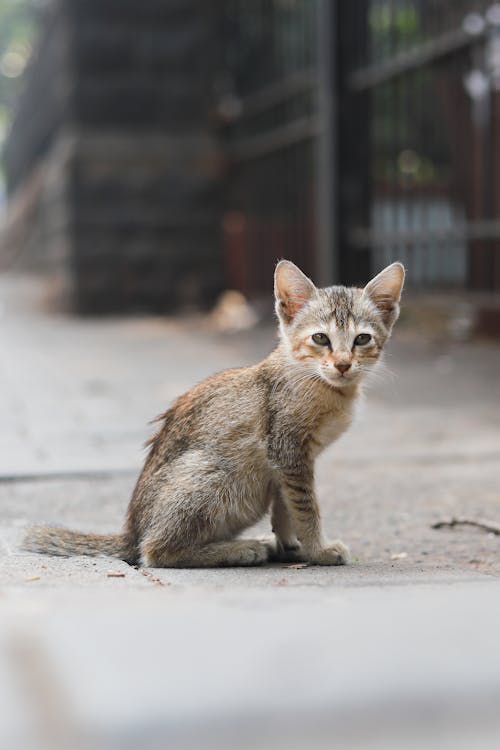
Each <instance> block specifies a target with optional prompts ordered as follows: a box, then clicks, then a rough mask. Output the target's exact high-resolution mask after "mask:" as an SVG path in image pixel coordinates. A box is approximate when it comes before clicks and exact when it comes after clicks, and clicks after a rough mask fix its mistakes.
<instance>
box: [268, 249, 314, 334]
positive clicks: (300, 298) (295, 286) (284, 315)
mask: <svg viewBox="0 0 500 750" xmlns="http://www.w3.org/2000/svg"><path fill="white" fill-rule="evenodd" d="M315 293H316V287H315V286H314V284H313V283H312V281H311V279H308V278H307V276H306V275H305V274H303V273H302V271H301V270H300V268H297V266H296V265H295V263H292V262H291V261H290V260H280V262H279V263H278V265H277V266H276V271H275V272H274V296H275V298H276V312H277V314H278V317H279V318H280V320H282V321H283V322H284V323H291V321H292V320H293V319H294V317H295V316H296V314H297V313H298V312H299V310H301V309H302V308H303V307H304V305H305V304H307V302H309V300H310V299H311V297H312V296H313V295H314V294H315Z"/></svg>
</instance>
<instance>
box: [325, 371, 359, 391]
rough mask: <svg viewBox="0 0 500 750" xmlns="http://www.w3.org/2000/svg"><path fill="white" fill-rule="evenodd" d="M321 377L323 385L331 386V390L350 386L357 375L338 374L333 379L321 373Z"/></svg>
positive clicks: (350, 373)
mask: <svg viewBox="0 0 500 750" xmlns="http://www.w3.org/2000/svg"><path fill="white" fill-rule="evenodd" d="M321 377H322V379H323V380H324V381H325V383H328V385H331V386H332V387H333V388H345V387H346V386H348V385H352V384H353V383H354V382H355V381H356V380H357V379H358V373H357V372H349V373H347V374H345V373H339V374H338V375H335V376H334V377H330V376H329V375H327V374H325V373H322V375H321Z"/></svg>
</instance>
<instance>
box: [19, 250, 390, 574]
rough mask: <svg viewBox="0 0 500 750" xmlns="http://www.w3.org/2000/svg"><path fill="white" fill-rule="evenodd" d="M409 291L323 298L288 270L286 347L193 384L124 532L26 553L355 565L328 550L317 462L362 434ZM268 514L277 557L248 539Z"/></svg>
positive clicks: (59, 536)
mask: <svg viewBox="0 0 500 750" xmlns="http://www.w3.org/2000/svg"><path fill="white" fill-rule="evenodd" d="M403 280H404V269H403V266H402V265H401V264H400V263H393V264H392V265H390V266H388V267H387V268H386V269H384V270H383V271H382V272H381V273H379V274H378V276H376V277H375V278H374V279H372V281H370V282H369V284H368V285H367V286H366V287H365V288H364V289H356V288H345V287H342V286H334V287H328V288H326V289H317V288H316V287H315V286H314V284H313V283H312V281H310V279H308V278H307V277H306V276H305V275H304V274H303V273H302V272H301V271H300V270H299V269H298V268H297V266H295V265H294V264H293V263H291V262H290V261H287V260H282V261H281V262H280V263H278V265H277V268H276V273H275V297H276V312H277V315H278V319H279V326H280V338H281V341H280V343H279V345H278V347H277V348H276V349H275V350H274V351H273V352H272V354H270V355H269V357H267V359H265V360H264V361H263V362H260V363H259V364H257V365H253V366H252V367H244V368H240V369H235V370H226V371H224V372H221V373H218V374H217V375H212V376H211V377H209V378H207V379H206V380H204V381H203V382H201V383H199V384H198V385H195V386H194V388H192V389H191V390H190V391H188V392H187V393H186V394H184V395H183V396H180V398H178V399H177V401H176V402H175V403H174V405H173V406H172V407H171V408H170V409H168V411H166V412H165V414H163V415H162V416H161V417H160V418H159V419H160V420H161V421H162V424H161V427H160V429H159V431H158V433H157V435H156V436H155V437H154V438H152V440H151V441H150V451H149V455H148V457H147V459H146V462H145V465H144V468H143V470H142V473H141V475H140V477H139V480H138V482H137V485H136V487H135V490H134V493H133V496H132V500H131V502H130V505H129V508H128V512H127V517H126V522H125V527H124V530H123V533H121V534H83V533H79V532H76V531H68V530H66V529H62V528H51V527H36V528H33V529H31V530H30V531H28V534H27V537H26V539H25V542H24V547H25V549H27V550H30V551H34V552H45V553H47V554H54V555H79V554H81V555H114V556H116V557H119V558H122V559H123V560H126V561H127V562H129V563H132V564H141V565H146V566H153V567H208V566H219V565H257V564H259V563H263V562H265V561H266V560H268V559H282V560H283V559H298V560H304V561H307V562H310V563H315V564H318V565H343V564H345V563H346V562H348V559H349V554H348V550H347V548H346V547H345V546H344V544H342V542H340V541H334V542H329V541H326V540H325V539H324V537H323V534H322V530H321V521H320V512H319V508H318V502H317V499H316V495H315V492H314V460H315V458H316V456H317V455H318V453H320V451H322V450H323V449H324V448H325V447H326V446H327V445H329V444H330V443H331V442H332V441H334V440H336V439H337V438H338V437H339V436H340V435H341V434H342V433H343V432H345V430H347V428H348V427H349V424H350V423H351V420H352V416H353V409H354V405H355V402H356V399H357V397H358V396H359V392H360V387H361V383H362V381H363V378H364V377H365V375H366V374H367V373H368V372H369V371H370V370H371V369H372V368H373V366H374V365H375V364H376V363H377V360H378V359H379V356H380V353H381V351H382V348H383V346H384V344H385V342H386V341H387V339H388V338H389V336H390V333H391V329H392V326H393V325H394V323H395V321H396V319H397V317H398V314H399V299H400V296H401V290H402V286H403ZM269 509H270V511H271V522H272V529H273V531H274V538H273V543H272V544H271V543H270V542H265V541H260V540H257V539H240V538H238V535H239V534H240V532H242V531H243V530H244V529H246V528H247V527H249V526H251V525H252V524H254V523H255V522H256V521H258V520H259V519H260V518H262V517H263V516H264V514H265V513H266V512H267V511H268V510H269Z"/></svg>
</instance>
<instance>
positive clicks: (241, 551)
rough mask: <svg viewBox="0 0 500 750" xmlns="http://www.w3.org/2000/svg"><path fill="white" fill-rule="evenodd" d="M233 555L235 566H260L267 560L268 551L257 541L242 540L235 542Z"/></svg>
mask: <svg viewBox="0 0 500 750" xmlns="http://www.w3.org/2000/svg"><path fill="white" fill-rule="evenodd" d="M233 555H234V558H235V559H234V562H235V563H236V564H237V565H261V564H262V563H265V562H267V561H268V560H269V549H268V548H267V546H266V545H265V544H263V543H262V542H259V541H257V540H255V541H254V540H252V539H248V540H247V539H245V540H243V539H242V540H241V541H240V542H235V547H234V550H233Z"/></svg>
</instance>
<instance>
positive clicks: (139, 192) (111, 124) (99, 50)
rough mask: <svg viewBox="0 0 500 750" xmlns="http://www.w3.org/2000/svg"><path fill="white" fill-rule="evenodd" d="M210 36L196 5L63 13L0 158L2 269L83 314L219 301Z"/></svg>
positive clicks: (149, 0) (57, 9)
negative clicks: (22, 275) (15, 269)
mask: <svg viewBox="0 0 500 750" xmlns="http://www.w3.org/2000/svg"><path fill="white" fill-rule="evenodd" d="M213 23H214V21H213V17H212V12H211V3H208V2H203V0H141V2H140V3H139V2H137V0H58V2H57V3H56V4H55V5H54V7H53V10H52V13H51V15H50V17H48V18H47V21H46V24H45V28H44V30H43V33H42V39H41V44H40V47H39V51H38V53H37V54H36V56H35V58H34V60H33V62H32V64H31V66H30V69H29V70H28V73H27V85H26V90H25V94H24V96H23V98H22V100H21V102H20V105H19V109H18V112H17V115H16V118H15V122H14V127H13V129H12V133H11V135H10V137H9V139H8V142H7V148H6V151H5V163H6V171H7V175H8V183H9V191H10V206H9V221H8V226H7V231H6V232H5V234H4V238H3V243H2V249H1V253H0V255H1V257H2V259H3V263H4V265H5V263H6V262H8V263H10V264H12V263H15V264H16V265H18V266H22V267H31V268H37V269H41V270H43V271H45V272H46V273H48V274H50V275H57V276H59V278H63V279H65V285H66V297H68V298H69V299H70V300H71V303H72V306H73V307H74V308H75V309H77V310H78V311H80V312H113V311H122V310H148V309H149V310H168V309H172V308H175V307H178V306H179V305H183V304H186V303H187V304H203V303H205V302H208V301H210V300H211V299H212V298H213V297H214V295H215V294H216V293H217V291H218V290H219V289H220V287H221V278H222V262H221V249H220V244H221V243H220V236H219V235H220V230H219V227H220V223H221V221H220V206H219V176H220V159H219V152H218V148H217V144H216V141H215V138H214V136H213V134H212V127H211V107H212V101H211V98H212V77H213V72H214V63H213V60H214V53H213V45H214V43H215V37H214V29H213ZM27 193H28V195H29V200H27V198H26V194H27Z"/></svg>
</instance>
